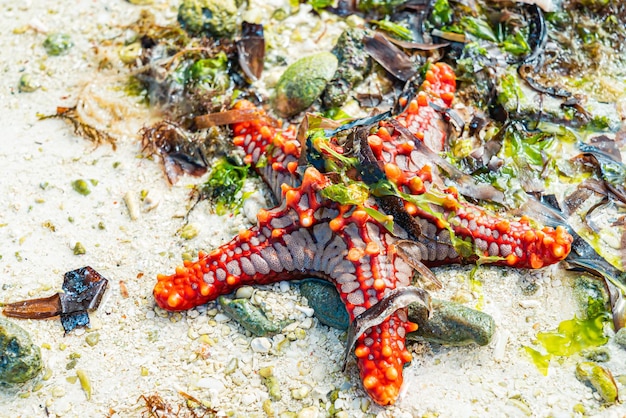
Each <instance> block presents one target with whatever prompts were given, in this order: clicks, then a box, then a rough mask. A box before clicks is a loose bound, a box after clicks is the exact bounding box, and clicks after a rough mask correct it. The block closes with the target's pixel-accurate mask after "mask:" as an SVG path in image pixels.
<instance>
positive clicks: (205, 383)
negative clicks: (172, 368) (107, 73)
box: [196, 377, 226, 393]
mask: <svg viewBox="0 0 626 418" xmlns="http://www.w3.org/2000/svg"><path fill="white" fill-rule="evenodd" d="M196 386H197V387H199V388H201V389H209V390H213V391H215V392H217V393H220V392H222V391H223V390H224V389H225V388H226V387H225V386H224V384H223V383H222V382H221V381H220V380H218V379H216V378H214V377H203V378H202V379H199V380H198V381H197V382H196Z"/></svg>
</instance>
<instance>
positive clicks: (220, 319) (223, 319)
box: [214, 312, 230, 322]
mask: <svg viewBox="0 0 626 418" xmlns="http://www.w3.org/2000/svg"><path fill="white" fill-rule="evenodd" d="M214 319H215V320H216V321H217V322H226V321H228V320H229V319H230V318H229V317H228V316H226V315H224V314H223V313H221V312H220V313H218V314H217V315H215V318H214Z"/></svg>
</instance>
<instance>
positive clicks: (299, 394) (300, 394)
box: [291, 385, 311, 400]
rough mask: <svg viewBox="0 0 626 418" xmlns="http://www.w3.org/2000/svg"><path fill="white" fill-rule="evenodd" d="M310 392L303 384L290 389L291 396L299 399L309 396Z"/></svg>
mask: <svg viewBox="0 0 626 418" xmlns="http://www.w3.org/2000/svg"><path fill="white" fill-rule="evenodd" d="M309 393H311V388H310V387H308V386H306V385H304V386H301V387H299V388H296V389H292V390H291V397H292V398H293V399H296V400H301V399H304V398H306V397H307V396H309Z"/></svg>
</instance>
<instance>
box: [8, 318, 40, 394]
mask: <svg viewBox="0 0 626 418" xmlns="http://www.w3.org/2000/svg"><path fill="white" fill-rule="evenodd" d="M42 369H43V364H42V362H41V350H40V349H39V347H37V346H36V345H34V344H33V342H32V341H31V339H30V336H29V335H28V333H27V332H26V330H24V329H23V328H22V327H20V326H18V325H16V324H14V323H13V322H11V321H9V320H7V319H4V318H0V383H5V384H20V383H25V382H27V381H29V380H31V379H32V378H34V377H36V376H37V375H38V374H39V373H40V372H41V370H42Z"/></svg>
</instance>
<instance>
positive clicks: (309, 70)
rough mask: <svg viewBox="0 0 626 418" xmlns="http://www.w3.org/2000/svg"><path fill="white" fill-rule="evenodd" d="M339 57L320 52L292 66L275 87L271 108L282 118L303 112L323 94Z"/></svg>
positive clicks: (335, 68) (301, 59)
mask: <svg viewBox="0 0 626 418" xmlns="http://www.w3.org/2000/svg"><path fill="white" fill-rule="evenodd" d="M337 64H338V61H337V57H336V56H334V55H333V54H331V53H330V52H319V53H317V54H313V55H309V56H307V57H304V58H300V59H299V60H298V61H296V62H294V63H293V64H291V65H290V66H289V67H287V69H286V70H285V72H284V73H283V75H282V76H281V77H280V79H279V80H278V83H277V84H276V90H275V92H274V96H272V107H273V108H274V110H275V111H276V113H278V115H280V116H282V117H290V116H293V115H295V114H297V113H300V112H302V111H303V110H305V109H306V108H308V107H309V106H311V105H312V104H313V102H315V100H317V98H318V97H320V96H321V94H322V93H323V92H324V89H325V88H326V84H327V83H328V81H329V80H330V79H331V78H332V77H333V75H334V74H335V71H336V70H337Z"/></svg>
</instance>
